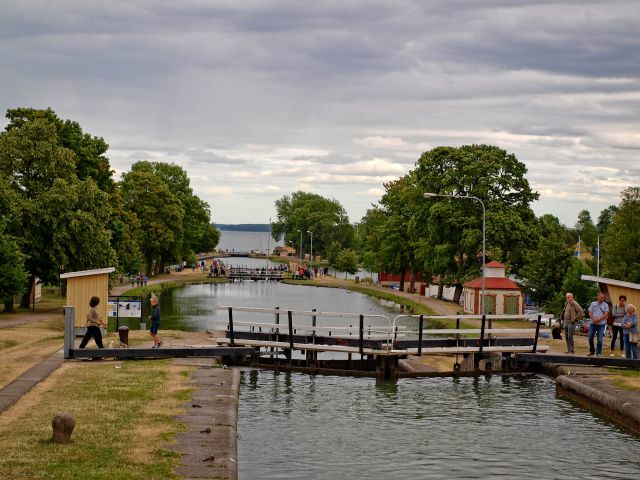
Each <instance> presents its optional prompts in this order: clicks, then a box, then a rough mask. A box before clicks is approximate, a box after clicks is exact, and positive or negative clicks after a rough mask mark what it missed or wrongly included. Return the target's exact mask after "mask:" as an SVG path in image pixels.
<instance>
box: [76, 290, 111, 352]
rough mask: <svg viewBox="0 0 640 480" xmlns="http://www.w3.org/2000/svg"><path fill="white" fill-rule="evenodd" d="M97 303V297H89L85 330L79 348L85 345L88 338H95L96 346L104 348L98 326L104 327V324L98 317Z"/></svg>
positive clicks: (98, 300)
mask: <svg viewBox="0 0 640 480" xmlns="http://www.w3.org/2000/svg"><path fill="white" fill-rule="evenodd" d="M99 303H100V299H99V298H98V297H91V300H89V313H88V314H87V332H86V333H85V334H84V337H82V341H81V342H80V348H84V347H86V346H87V343H88V342H89V339H91V338H93V339H95V341H96V345H97V346H98V348H104V346H103V345H102V332H101V331H100V327H105V328H106V325H105V324H104V323H103V322H102V318H100V314H99V313H98V309H97V308H96V307H97V306H98V304H99Z"/></svg>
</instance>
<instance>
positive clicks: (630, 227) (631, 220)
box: [602, 187, 640, 283]
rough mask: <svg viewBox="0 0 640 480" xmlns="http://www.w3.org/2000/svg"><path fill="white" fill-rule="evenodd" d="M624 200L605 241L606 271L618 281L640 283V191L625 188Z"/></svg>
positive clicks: (607, 274) (604, 263) (622, 195)
mask: <svg viewBox="0 0 640 480" xmlns="http://www.w3.org/2000/svg"><path fill="white" fill-rule="evenodd" d="M621 198H622V201H621V202H620V205H619V206H618V211H617V212H616V214H615V216H614V217H613V220H612V222H611V225H609V228H608V229H607V234H606V236H605V240H604V247H605V248H604V251H605V254H604V255H603V257H602V267H603V272H604V274H605V276H609V277H612V278H615V279H617V280H623V281H627V282H634V283H640V188H638V187H629V188H627V189H625V190H624V191H623V192H622V193H621Z"/></svg>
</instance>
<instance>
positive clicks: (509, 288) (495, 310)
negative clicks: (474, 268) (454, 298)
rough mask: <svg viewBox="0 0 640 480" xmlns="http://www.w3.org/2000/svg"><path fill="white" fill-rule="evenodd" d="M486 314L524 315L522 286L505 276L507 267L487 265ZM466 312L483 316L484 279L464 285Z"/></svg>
mask: <svg viewBox="0 0 640 480" xmlns="http://www.w3.org/2000/svg"><path fill="white" fill-rule="evenodd" d="M484 268H485V286H484V290H485V300H484V303H485V313H487V314H496V315H503V314H507V315H521V314H523V313H524V294H523V293H522V289H521V288H520V286H519V285H518V284H517V283H516V282H514V281H513V280H511V279H510V278H507V277H506V275H505V269H506V268H507V266H506V265H503V264H502V263H500V262H495V261H494V262H490V263H487V264H486V265H485V267H484ZM463 287H464V288H463V291H462V295H463V298H464V311H465V313H471V314H474V315H480V314H482V302H481V300H480V299H481V296H482V277H480V278H476V279H474V280H471V281H470V282H467V283H465V284H464V285H463Z"/></svg>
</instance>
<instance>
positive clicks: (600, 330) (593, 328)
mask: <svg viewBox="0 0 640 480" xmlns="http://www.w3.org/2000/svg"><path fill="white" fill-rule="evenodd" d="M606 326H607V324H606V323H601V324H600V325H596V324H595V323H593V322H591V323H590V324H589V351H590V352H591V353H594V352H595V353H596V355H602V337H604V329H605V327H606ZM596 333H597V334H598V350H596V349H595V348H594V347H593V337H594V335H595V334H596Z"/></svg>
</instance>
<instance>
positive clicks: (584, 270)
mask: <svg viewBox="0 0 640 480" xmlns="http://www.w3.org/2000/svg"><path fill="white" fill-rule="evenodd" d="M592 273H593V272H592V271H591V269H590V268H589V266H588V265H587V264H586V263H585V262H583V261H582V260H578V259H577V258H572V260H571V265H570V266H569V269H568V270H567V273H566V275H565V278H564V280H563V282H562V288H561V289H560V290H559V291H558V292H556V294H555V296H554V298H553V301H552V302H549V303H548V304H547V309H548V310H550V311H551V312H552V313H553V314H554V315H555V316H556V317H560V314H561V313H562V308H563V307H564V302H565V295H566V294H567V292H571V293H573V298H574V299H575V301H576V302H578V303H579V304H580V305H581V306H582V307H583V308H584V309H585V310H586V307H588V306H589V304H590V303H591V302H592V301H593V300H595V298H596V295H597V293H598V287H597V285H596V284H595V283H593V282H588V281H585V280H582V275H591V274H592Z"/></svg>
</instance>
